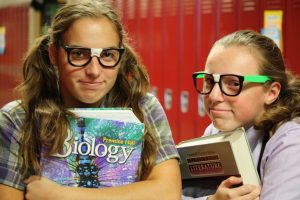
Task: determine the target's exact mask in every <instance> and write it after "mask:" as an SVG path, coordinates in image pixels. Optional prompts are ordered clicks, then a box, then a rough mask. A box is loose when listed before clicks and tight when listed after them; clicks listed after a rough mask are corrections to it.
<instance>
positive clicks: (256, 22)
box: [238, 0, 261, 32]
mask: <svg viewBox="0 0 300 200" xmlns="http://www.w3.org/2000/svg"><path fill="white" fill-rule="evenodd" d="M260 20H261V19H260V10H259V0H244V1H239V5H238V29H252V30H255V31H258V32H260V29H261V27H260Z"/></svg>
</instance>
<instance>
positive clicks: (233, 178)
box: [220, 176, 243, 188]
mask: <svg viewBox="0 0 300 200" xmlns="http://www.w3.org/2000/svg"><path fill="white" fill-rule="evenodd" d="M242 181H243V179H242V178H241V177H236V176H231V177H229V178H228V179H226V180H224V181H222V183H221V184H220V187H226V188H232V187H233V186H234V185H238V184H241V183H242Z"/></svg>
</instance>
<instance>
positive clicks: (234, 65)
mask: <svg viewBox="0 0 300 200" xmlns="http://www.w3.org/2000/svg"><path fill="white" fill-rule="evenodd" d="M259 63H260V59H259V58H258V57H257V56H255V55H254V54H253V53H251V51H250V50H249V48H248V47H243V46H231V47H223V46H216V47H214V48H213V49H212V50H211V52H210V53H209V56H208V58H207V62H206V65H205V70H206V71H207V72H209V73H217V74H230V73H233V74H241V75H243V74H245V75H246V74H248V75H251V74H253V75H255V74H258V72H259Z"/></svg>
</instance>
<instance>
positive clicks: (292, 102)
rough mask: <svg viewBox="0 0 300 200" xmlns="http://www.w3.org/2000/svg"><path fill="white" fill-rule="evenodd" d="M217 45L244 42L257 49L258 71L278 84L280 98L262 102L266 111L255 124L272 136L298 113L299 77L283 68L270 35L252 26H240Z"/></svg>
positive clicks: (238, 44)
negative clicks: (266, 102) (258, 31)
mask: <svg viewBox="0 0 300 200" xmlns="http://www.w3.org/2000/svg"><path fill="white" fill-rule="evenodd" d="M216 46H223V47H225V48H226V47H230V46H244V47H247V48H249V49H250V50H253V51H255V52H257V53H258V55H260V56H259V57H258V58H257V59H259V61H260V69H259V71H260V74H262V75H267V76H269V77H270V78H271V79H272V81H273V82H278V83H280V85H281V91H280V94H279V98H278V99H277V100H276V101H275V102H274V103H273V104H271V105H266V106H265V107H266V112H265V113H264V114H263V116H262V117H261V118H260V119H259V120H257V121H256V122H255V128H257V129H260V130H263V131H264V132H265V133H268V134H269V135H270V136H272V135H273V134H274V132H275V131H276V129H277V128H278V127H279V126H280V125H281V124H282V123H284V122H286V121H289V120H292V119H294V118H295V117H299V116H300V80H299V77H297V76H296V75H293V74H292V73H291V72H290V71H288V70H287V69H286V67H285V63H284V59H283V56H282V54H281V51H280V49H279V48H278V46H277V45H276V43H275V42H274V41H273V40H272V39H270V38H268V37H266V36H264V35H262V34H260V33H257V32H255V31H252V30H240V31H237V32H234V33H232V34H229V35H227V36H225V37H223V38H221V39H220V40H218V41H217V42H216V43H215V44H214V46H213V48H214V47H216ZM269 84H270V83H269Z"/></svg>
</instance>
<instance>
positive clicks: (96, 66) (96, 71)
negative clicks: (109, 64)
mask: <svg viewBox="0 0 300 200" xmlns="http://www.w3.org/2000/svg"><path fill="white" fill-rule="evenodd" d="M101 69H102V67H101V65H100V63H99V61H98V57H97V56H93V57H92V59H91V61H90V63H89V64H88V65H87V66H86V67H85V72H86V74H87V75H88V76H91V77H97V76H99V75H100V73H101Z"/></svg>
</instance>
